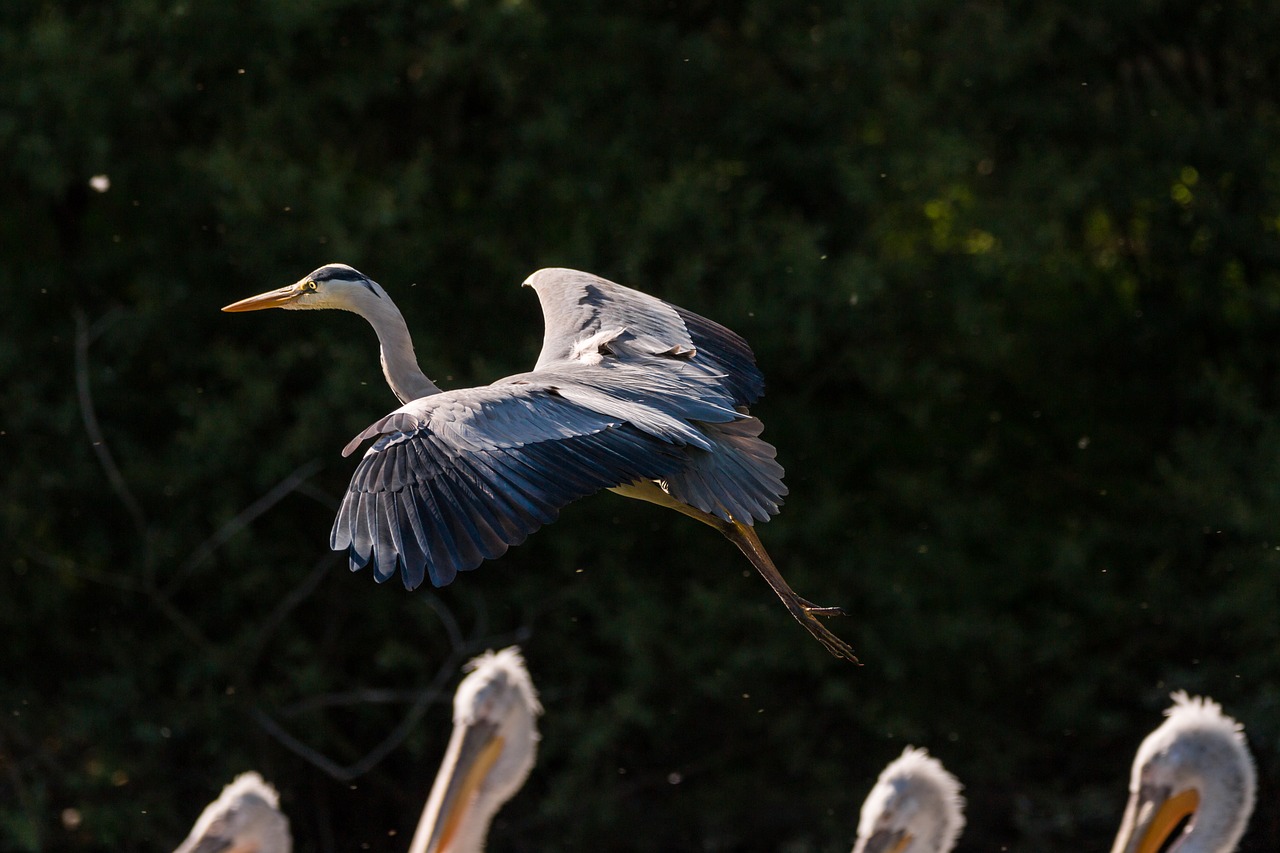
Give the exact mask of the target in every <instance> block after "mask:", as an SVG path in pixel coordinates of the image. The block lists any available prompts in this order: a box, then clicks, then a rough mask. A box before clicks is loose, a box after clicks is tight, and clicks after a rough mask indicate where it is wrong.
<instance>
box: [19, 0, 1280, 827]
mask: <svg viewBox="0 0 1280 853" xmlns="http://www.w3.org/2000/svg"><path fill="white" fill-rule="evenodd" d="M1278 44H1280V7H1278V6H1275V5H1272V4H1265V3H1256V2H1248V0H1243V1H1242V2H1237V3H1201V2H1193V0H1178V1H1177V2H1160V0H1140V2H1136V3H1130V4H1112V3H1109V2H1099V0H1085V2H1081V3H1074V4H1059V3H1051V2H1044V0H1027V2H1017V3H995V2H987V1H986V0H977V2H962V3H951V2H938V0H906V2H903V0H892V2H886V0H867V2H862V3H848V2H843V0H841V2H835V0H816V2H806V3H790V2H782V0H746V2H730V3H712V2H701V0H695V1H694V2H638V3H622V4H608V3H605V4H599V3H588V2H582V0H453V2H443V3H422V2H406V0H382V1H381V2H354V0H323V2H318V3H293V2H283V0H282V1H281V2H270V3H250V2H231V3H210V2H202V0H118V2H115V3H98V2H92V3H91V2H70V0H68V2H60V3H54V2H47V1H46V0H16V2H12V3H9V4H6V5H5V7H4V9H3V10H2V11H0V192H3V198H4V202H3V204H0V258H2V259H3V264H2V266H3V269H4V280H5V281H4V288H3V293H4V294H5V305H4V310H3V311H2V312H0V329H2V330H3V335H2V336H0V370H2V371H3V382H2V383H0V412H2V415H0V458H2V459H3V460H4V462H3V471H4V474H3V493H2V494H0V524H2V525H3V536H4V542H5V556H4V560H3V571H2V572H0V577H3V587H2V588H0V593H2V594H0V626H2V629H3V637H4V643H3V652H0V654H2V656H3V657H2V664H0V700H2V701H3V706H2V707H0V711H2V712H3V713H2V714H0V847H3V849H6V850H40V849H44V850H77V851H81V850H84V851H88V850H122V851H162V850H168V849H171V848H172V847H173V846H174V845H176V844H177V842H178V841H179V840H181V838H182V837H183V836H184V835H185V833H186V831H187V829H188V828H189V827H190V825H191V822H192V821H193V820H194V818H195V816H196V815H197V814H198V813H199V811H200V809H201V808H202V807H203V805H204V803H206V802H207V801H209V800H211V799H212V798H213V797H214V796H215V795H216V794H217V792H218V790H219V789H220V788H221V786H222V785H223V784H225V783H226V782H227V781H229V780H230V779H231V777H232V776H233V775H234V774H235V773H237V772H239V771H243V770H246V769H249V768H255V769H258V770H260V771H261V772H262V773H263V774H264V775H265V776H267V777H268V778H269V779H271V780H272V781H273V782H274V783H275V784H276V785H277V786H278V787H279V788H280V789H281V792H282V798H283V805H284V807H285V809H286V810H287V811H288V812H289V814H290V816H291V818H292V822H293V827H294V833H295V836H296V838H297V840H298V847H299V849H301V850H316V851H332V850H354V849H366V850H375V851H397V850H404V849H406V848H407V846H408V840H409V836H410V834H411V832H412V828H413V826H414V824H415V823H416V821H417V818H418V813H419V810H420V808H421V806H422V803H423V802H424V801H425V798H426V794H427V791H428V788H429V786H430V780H431V777H432V775H433V774H434V771H435V767H436V764H437V763H438V761H439V758H440V756H441V755H442V753H443V749H444V743H445V740H446V738H447V735H448V729H449V716H450V710H449V702H450V697H451V693H452V690H453V687H454V686H455V685H456V683H457V681H458V679H459V677H460V674H459V666H460V664H461V663H462V662H463V661H464V660H465V659H466V658H467V657H468V656H470V655H471V654H473V653H475V652H478V651H480V650H482V649H484V648H486V647H490V646H493V647H496V646H500V645H506V644H509V643H512V642H519V643H521V644H522V645H523V647H524V649H525V652H526V655H527V658H528V660H529V664H530V669H531V671H532V673H533V676H534V679H535V682H536V683H537V684H538V685H539V687H540V689H541V692H542V697H543V701H544V704H545V706H546V708H547V713H546V716H545V718H544V721H543V724H542V729H543V744H542V750H541V754H540V757H539V763H538V766H537V768H536V769H535V771H534V774H533V776H532V778H531V779H530V781H529V783H528V785H527V786H526V787H525V789H524V790H523V791H522V792H521V793H520V794H519V795H518V796H517V798H516V799H515V800H514V801H512V802H511V803H510V804H509V805H508V806H507V807H506V809H505V810H504V811H503V812H502V813H501V814H500V815H499V818H498V820H497V821H496V823H495V825H494V827H493V831H492V833H491V842H492V843H491V848H492V849H494V850H499V851H501V850H511V851H526V850H535V849H546V850H589V849H604V850H631V851H666V850H717V851H782V850H785V851H842V850H847V849H848V848H849V846H850V844H851V842H852V839H853V835H854V827H855V823H856V818H857V809H858V806H859V804H860V803H861V800H862V798H863V796H864V795H865V793H866V791H867V790H868V789H869V787H870V785H871V783H872V781H873V780H874V778H875V776H876V775H877V774H878V772H879V771H880V769H881V767H882V766H883V765H884V764H885V763H886V762H887V761H889V760H890V759H891V758H893V757H895V756H896V755H897V754H898V753H899V752H900V751H901V749H902V747H903V745H904V744H907V743H911V744H916V745H921V746H926V747H928V748H929V749H930V750H931V751H932V752H933V753H934V754H936V755H937V756H938V757H940V758H941V759H942V760H943V762H944V763H945V764H946V765H947V766H948V767H949V768H950V769H951V770H952V771H953V772H955V773H956V774H957V775H958V776H959V777H960V779H961V781H962V782H964V783H965V785H966V793H967V795H968V798H969V802H970V806H969V825H968V829H967V830H966V832H965V834H964V836H963V837H962V839H961V843H960V849H961V850H975V851H976V850H1000V849H1011V850H1038V851H1068V850H1071V851H1074V850H1079V849H1087V848H1092V849H1106V847H1107V846H1108V845H1109V843H1110V839H1111V837H1112V835H1113V833H1114V831H1115V828H1116V827H1117V826H1118V823H1119V820H1120V815H1121V811H1122V809H1123V803H1124V799H1125V790H1126V783H1127V776H1128V770H1129V763H1130V760H1131V757H1132V755H1133V752H1134V750H1135V749H1136V748H1137V746H1138V743H1139V742H1140V740H1141V739H1142V737H1143V736H1144V735H1145V734H1146V733H1147V732H1148V731H1149V730H1150V729H1152V728H1154V727H1155V726H1156V725H1157V724H1158V723H1159V721H1160V711H1161V710H1162V709H1163V708H1164V707H1166V706H1167V705H1168V694H1169V692H1170V691H1171V690H1173V689H1178V688H1185V689H1187V690H1189V691H1191V692H1193V693H1197V692H1198V693H1207V694H1209V695H1212V696H1213V697H1215V698H1216V699H1218V700H1220V701H1221V702H1222V703H1223V704H1224V706H1225V709H1226V710H1227V712H1228V713H1230V714H1232V715H1234V716H1236V717H1237V718H1238V719H1240V720H1241V721H1242V722H1243V723H1244V724H1245V725H1246V728H1247V732H1248V736H1249V739H1250V743H1251V746H1252V750H1253V753H1254V755H1255V756H1256V758H1257V761H1258V765H1259V770H1260V780H1261V792H1260V799H1259V802H1260V807H1259V810H1258V812H1257V813H1256V814H1255V815H1254V818H1253V821H1252V825H1251V829H1250V831H1249V834H1248V836H1247V837H1246V840H1245V843H1244V846H1243V847H1242V848H1241V849H1242V850H1248V851H1260V850H1275V849H1277V847H1280V815H1277V812H1276V811H1275V809H1274V804H1275V802H1276V801H1277V797H1280V722H1278V721H1280V617H1278V616H1277V614H1278V613H1280V575H1278V572H1280V524H1278V519H1280V417H1278V416H1280V112H1278V106H1280V100H1278V96H1277V92H1280V57H1278V55H1277V54H1278V52H1280V51H1278V49H1277V45H1278ZM335 260H340V261H345V262H349V263H351V264H353V265H355V266H356V267H358V268H359V269H361V270H363V271H364V272H366V273H368V274H369V275H370V276H372V277H373V278H375V279H377V280H378V281H380V282H381V283H382V284H384V285H385V286H386V287H387V288H388V289H389V290H390V291H391V293H392V294H393V295H394V296H395V298H396V299H397V300H398V302H399V304H400V305H401V306H402V308H403V310H404V311H405V313H406V315H407V317H408V320H409V325H410V328H411V329H412V330H414V331H415V332H416V334H417V346H418V353H419V357H420V359H421V361H422V364H423V365H424V368H425V369H426V371H427V373H428V374H429V375H430V376H432V378H434V379H436V380H437V381H438V382H440V383H441V384H442V385H444V386H445V387H463V386H467V385H475V384H483V383H487V382H489V381H492V380H493V379H495V378H497V377H500V376H504V375H507V374H509V373H513V372H517V371H520V370H524V369H527V368H528V366H529V365H530V364H531V363H532V361H533V358H534V356H535V354H536V352H537V349H538V347H539V346H540V343H541V320H540V314H539V310H538V307H537V302H536V299H534V297H533V294H532V293H530V292H529V291H528V290H522V289H521V288H520V287H519V286H518V285H519V284H520V282H521V281H522V280H523V279H524V278H525V276H527V275H528V274H529V273H530V272H532V271H533V270H535V269H538V268H539V267H543V266H553V265H554V266H571V267H577V268H581V269H587V270H591V271H593V272H596V273H599V274H601V275H604V276H606V277H608V278H611V279H613V280H615V281H619V282H622V283H624V284H629V285H632V286H636V287H639V288H641V289H644V290H647V291H648V292H650V293H653V294H655V295H658V296H661V297H663V298H665V299H668V300H670V301H673V302H676V303H678V304H680V305H683V306H686V307H688V308H689V309H691V310H694V311H697V312H699V313H702V314H706V315H708V316H711V317H713V318H716V319H718V320H720V321H722V322H724V323H725V324H726V325H728V326H730V327H731V328H734V329H736V330H737V331H739V332H741V333H742V334H743V335H744V336H745V337H746V338H747V339H748V340H749V341H751V342H752V344H753V346H754V348H755V351H756V354H757V357H758V359H759V362H760V364H761V366H762V368H763V370H764V372H765V375H766V377H767V379H768V380H769V389H768V395H767V396H766V398H765V399H764V400H763V401H761V403H760V404H759V405H758V406H757V407H756V408H755V411H756V413H758V414H759V415H760V416H761V418H762V419H763V420H764V422H765V424H766V426H767V430H766V434H765V435H766V438H769V439H770V440H772V441H773V442H774V443H775V444H776V445H777V446H778V448H779V455H780V459H781V461H782V462H783V464H784V465H785V466H786V467H787V471H788V484H789V485H790V488H791V495H790V497H789V499H788V505H787V507H786V508H785V509H784V511H783V513H782V514H781V515H780V516H779V517H778V518H777V519H775V520H774V521H773V522H772V523H770V524H768V525H767V526H765V527H764V528H762V537H763V539H764V541H765V544H766V545H767V546H768V547H769V548H770V550H771V551H772V553H773V555H774V557H775V559H776V560H777V561H778V562H779V565H780V566H781V567H782V569H783V571H784V573H785V574H786V575H787V576H788V578H789V579H790V581H791V582H792V584H793V585H794V586H795V587H796V589H797V590H798V591H800V592H801V593H802V594H804V595H806V596H808V597H810V598H812V599H813V600H815V601H818V602H821V603H841V604H844V605H846V606H847V607H848V609H849V610H850V612H851V614H852V615H851V616H850V617H849V618H846V619H842V620H837V621H836V622H834V623H832V624H833V627H834V628H835V629H836V630H837V632H838V633H840V634H841V635H842V636H844V637H845V638H847V639H848V640H849V641H850V642H851V643H852V644H853V645H854V647H855V648H856V649H857V650H858V652H859V654H860V655H861V657H862V660H863V662H864V663H865V666H863V667H861V668H857V667H854V666H851V665H849V664H846V663H842V662H839V661H836V660H834V659H832V658H830V657H829V656H828V655H827V654H826V653H825V652H824V651H823V650H822V649H821V648H820V647H819V646H818V645H817V644H816V643H815V642H813V640H812V639H810V638H809V636H808V635H807V634H806V633H805V632H804V631H803V630H801V629H800V628H799V627H797V626H796V625H795V624H794V623H793V622H792V621H791V620H790V619H789V618H788V617H787V615H786V613H785V611H784V610H783V608H782V607H781V606H780V605H779V604H778V602H777V601H776V600H775V599H774V597H773V595H772V594H771V593H770V592H769V590H768V588H767V587H766V586H765V585H764V584H763V583H762V582H761V581H760V579H759V578H758V577H756V576H755V573H754V572H753V571H752V570H751V569H750V566H749V565H748V564H747V563H746V562H745V561H744V560H743V559H742V557H741V556H740V555H739V554H737V553H736V552H735V550H734V549H733V548H732V547H731V546H729V545H728V544H727V543H726V542H724V541H723V540H722V539H721V538H720V537H719V536H717V535H716V534H715V533H713V532H712V531H710V530H707V529H705V528H702V527H700V526H699V525H695V524H693V523H690V522H688V521H687V520H685V519H681V518H679V517H678V516H676V515H675V514H673V513H669V512H664V511H662V510H659V509H656V508H652V507H648V506H645V505H641V504H639V503H637V502H633V501H624V500H622V499H620V498H617V497H614V496H612V495H602V496H598V497H595V498H592V499H589V500H586V501H584V502H582V503H580V504H577V505H574V506H572V507H570V508H568V509H567V510H566V511H565V512H564V513H563V514H562V517H561V520H560V521H559V522H557V523H556V524H555V525H554V526H552V527H550V528H548V529H546V530H543V531H542V532H540V533H539V534H537V535H535V536H534V537H532V538H531V539H530V540H529V542H528V543H526V544H525V545H524V546H522V547H520V548H517V549H513V550H512V551H511V552H510V553H509V554H507V555H506V556H505V557H504V558H503V559H501V560H499V561H497V562H494V563H490V564H487V565H485V566H484V567H483V568H482V569H481V570H479V571H477V572H475V573H473V574H470V575H467V576H464V577H462V578H460V579H459V580H458V581H457V582H455V583H454V584H453V585H452V586H450V587H448V588H445V589H443V590H439V591H432V590H419V591H417V592H415V593H412V594H408V593H405V592H404V590H403V589H402V588H400V587H399V586H398V584H394V583H393V584H387V585H385V586H378V585H376V584H374V583H373V581H372V579H371V578H370V577H369V576H368V573H362V574H357V575H351V574H349V573H348V572H347V570H346V569H345V567H344V565H343V561H342V560H341V558H339V557H338V556H336V555H330V554H329V553H328V551H327V541H328V531H329V526H330V523H331V521H332V517H333V511H334V509H335V507H336V502H337V499H338V496H339V495H340V494H341V493H342V491H343V489H344V488H345V486H346V483H347V480H348V478H349V476H350V473H351V470H352V468H353V467H354V462H353V461H351V460H343V459H341V458H340V457H339V455H338V451H339V449H340V448H341V447H342V445H343V444H344V443H345V442H346V441H347V440H348V439H349V438H350V437H351V436H352V435H354V434H355V433H356V432H358V431H359V430H360V429H362V428H363V427H364V426H366V425H367V424H368V423H370V422H372V421H373V420H375V419H376V418H378V417H380V416H381V415H382V414H384V413H385V412H387V411H389V410H390V409H392V408H393V407H394V405H395V401H394V399H393V398H392V397H391V395H390V393H389V392H388V391H387V390H386V388H385V386H384V383H383V379H382V376H381V374H380V371H379V369H378V364H377V355H376V342H375V339H374V337H373V334H372V332H371V331H370V330H369V329H368V328H367V327H366V326H365V325H364V323H363V322H362V321H360V320H359V319H357V318H354V317H352V316H350V315H346V314H341V313H338V312H324V313H319V314H307V315H299V314H285V313H282V312H267V313H264V314H260V315H240V316H229V315H224V314H220V313H219V311H218V308H219V307H220V306H222V305H224V304H226V303H228V302H231V301H233V300H235V299H238V298H241V297H244V296H247V295H250V294H253V293H257V292H259V291H262V290H266V289H268V288H273V287H277V286H280V285H283V284H286V283H289V282H291V281H294V280H295V279H297V278H298V277H299V276H301V275H303V274H305V273H306V272H307V271H308V270H310V269H312V268H314V267H316V266H318V265H320V264H321V263H323V262H327V261H335Z"/></svg>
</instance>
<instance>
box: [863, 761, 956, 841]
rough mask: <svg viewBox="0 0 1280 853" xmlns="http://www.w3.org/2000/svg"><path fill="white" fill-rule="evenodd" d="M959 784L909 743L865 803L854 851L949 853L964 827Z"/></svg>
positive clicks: (941, 767)
mask: <svg viewBox="0 0 1280 853" xmlns="http://www.w3.org/2000/svg"><path fill="white" fill-rule="evenodd" d="M960 787H961V786H960V782H959V781H957V780H956V777H954V776H952V775H951V774H950V773H948V772H947V771H946V770H945V769H944V768H943V766H942V762H940V761H938V759H936V758H930V757H929V753H928V752H927V751H925V750H923V749H915V748H913V747H910V746H909V747H907V748H906V749H904V750H903V751H902V755H901V756H900V757H899V758H897V759H896V760H894V761H893V762H892V763H891V764H889V766H888V767H886V768H885V769H884V771H883V772H881V774H880V778H879V779H877V780H876V784H875V787H873V788H872V789H871V793H870V794H868V795H867V799H866V800H865V801H864V802H863V804H862V816H861V819H859V821H858V840H857V842H856V843H855V844H854V847H853V853H947V851H949V850H951V848H952V847H954V846H955V844H956V839H957V838H958V837H959V836H960V830H961V829H963V828H964V797H963V796H961V795H960Z"/></svg>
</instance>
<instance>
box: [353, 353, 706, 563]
mask: <svg viewBox="0 0 1280 853" xmlns="http://www.w3.org/2000/svg"><path fill="white" fill-rule="evenodd" d="M526 376H528V374H526ZM374 436H380V437H379V438H378V440H377V441H376V442H375V443H374V445H373V446H372V447H371V448H369V450H368V451H367V452H366V453H365V455H364V458H363V459H362V460H361V461H360V464H359V466H357V468H356V471H355V474H354V475H353V477H352V479H351V485H350V487H349V488H348V490H347V494H346V496H345V497H344V498H343V501H342V507H341V509H339V511H338V518H337V520H336V521H335V522H334V526H333V532H332V535H331V537H330V545H331V546H332V547H333V549H334V550H337V551H343V550H345V551H348V552H349V554H350V559H351V567H352V569H353V570H355V569H359V568H363V567H364V566H366V565H371V566H372V567H373V571H374V575H375V577H376V578H377V580H378V581H379V582H382V581H385V580H387V579H388V578H390V577H391V576H392V575H394V574H395V573H396V570H397V568H398V569H399V570H400V572H401V573H402V575H403V579H404V584H405V586H406V587H407V588H408V589H414V588H415V587H417V586H418V585H419V584H421V583H422V581H423V579H424V577H429V578H430V579H431V583H432V584H434V585H435V586H444V585H445V584H447V583H449V582H450V581H452V580H453V579H454V577H455V576H456V575H457V573H458V572H459V571H465V570H467V569H473V568H475V567H476V566H478V565H479V564H480V563H481V562H483V561H484V560H491V559H493V558H495V557H497V556H499V555H501V554H503V553H504V552H505V551H506V550H507V548H508V547H509V546H511V545H518V544H519V543H521V542H523V541H524V540H525V538H526V537H527V536H528V535H529V534H530V533H532V532H534V531H535V530H537V529H538V528H539V527H541V526H542V525H544V524H548V523H550V522H552V521H554V520H555V519H556V517H557V516H558V515H559V512H560V508H561V507H563V506H565V505H566V504H569V503H571V502H573V501H575V500H577V499H579V498H582V497H586V496H587V495H590V494H593V493H594V492H597V491H599V490H600V489H603V488H608V487H612V486H617V485H620V484H623V483H630V482H633V481H635V480H639V479H651V478H660V477H664V476H667V475H669V474H672V473H674V472H676V471H677V470H679V469H680V468H681V467H682V466H683V464H684V456H683V450H682V447H681V443H679V442H673V441H670V440H664V439H663V438H660V437H656V436H655V435H654V434H652V433H650V432H645V431H642V430H641V429H638V428H637V427H636V426H634V425H632V424H631V423H629V422H628V421H627V419H625V418H623V417H617V416H613V415H610V414H605V413H601V412H599V411H597V410H595V409H592V408H590V407H588V406H585V405H582V404H580V403H577V402H574V401H572V400H570V399H567V398H566V397H564V396H561V394H560V393H558V391H557V389H556V388H555V387H554V385H552V384H549V383H546V382H539V381H537V380H536V378H535V377H532V376H529V380H528V381H523V380H522V379H521V378H520V377H512V378H511V379H509V380H506V381H505V382H504V383H500V384H496V385H490V386H487V387H481V388H467V389H463V390H459V391H450V392H445V393H442V394H437V395H434V396H431V397H424V398H422V399H420V400H415V401H413V402H412V403H409V404H407V405H405V406H403V407H401V408H400V409H397V410H396V411H394V412H392V413H391V414H389V415H387V416H386V417H385V418H383V419H382V420H380V421H378V422H377V423H375V424H374V425H373V426H371V427H369V429H367V430H365V431H364V432H363V433H362V434H361V435H360V436H358V437H357V438H356V440H355V441H353V442H352V444H350V445H348V447H347V450H346V451H344V452H345V453H350V452H351V451H352V450H353V449H354V448H355V445H357V444H358V443H359V442H360V441H363V440H364V439H366V438H372V437H374Z"/></svg>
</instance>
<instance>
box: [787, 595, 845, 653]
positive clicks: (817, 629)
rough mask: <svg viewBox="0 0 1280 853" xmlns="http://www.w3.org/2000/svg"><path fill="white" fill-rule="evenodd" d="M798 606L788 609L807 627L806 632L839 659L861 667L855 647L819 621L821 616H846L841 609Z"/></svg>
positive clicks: (797, 603)
mask: <svg viewBox="0 0 1280 853" xmlns="http://www.w3.org/2000/svg"><path fill="white" fill-rule="evenodd" d="M796 605H797V606H796V607H795V608H791V607H790V606H788V609H789V610H791V615H792V616H794V617H795V618H796V621H797V622H799V623H800V624H801V625H803V626H804V627H805V630H807V631H808V632H809V633H810V634H812V635H813V638H814V639H815V640H817V641H818V642H819V643H822V646H823V648H825V649H826V650H827V651H829V652H831V654H833V655H835V656H836V657H838V658H844V659H845V660H847V661H849V662H850V663H856V664H859V665H861V664H860V662H859V661H858V656H857V655H855V654H854V653H853V647H852V646H850V645H849V644H848V643H846V642H845V641H844V640H842V639H840V638H839V637H837V636H836V635H835V634H833V633H832V632H831V631H830V630H828V629H827V626H826V625H823V624H822V623H821V622H819V621H818V617H819V616H837V615H845V613H844V611H843V610H841V609H840V608H839V607H818V608H814V609H810V608H809V607H806V606H804V604H801V603H800V602H796Z"/></svg>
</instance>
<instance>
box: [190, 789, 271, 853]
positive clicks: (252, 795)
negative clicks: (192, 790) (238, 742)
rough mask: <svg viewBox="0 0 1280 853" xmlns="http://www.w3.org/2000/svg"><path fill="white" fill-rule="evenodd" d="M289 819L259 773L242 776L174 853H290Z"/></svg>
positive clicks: (209, 810) (224, 790)
mask: <svg viewBox="0 0 1280 853" xmlns="http://www.w3.org/2000/svg"><path fill="white" fill-rule="evenodd" d="M292 849H293V838H292V836H291V835H290V833H289V819H288V818H286V817H285V816H284V814H283V813H281V811H280V809H279V795H278V794H276V790H275V788H272V787H271V786H270V785H268V784H267V783H266V782H264V781H263V780H262V777H261V776H259V775H258V774H257V773H242V774H241V775H239V776H237V777H236V778H235V781H233V782H232V783H231V784H230V785H228V786H227V787H226V788H224V789H223V791H222V795H221V796H220V797H218V799H216V800H214V801H213V802H212V803H210V804H209V806H208V807H207V808H206V809H205V810H204V812H203V813H202V814H201V815H200V818H199V819H198V820H197V821H196V824H195V826H194V827H193V828H192V830H191V834H190V835H188V836H187V840H186V841H184V842H182V844H181V846H179V847H178V849H177V850H176V851H174V853H289V851H291V850H292Z"/></svg>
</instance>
